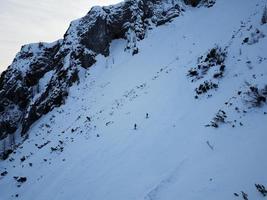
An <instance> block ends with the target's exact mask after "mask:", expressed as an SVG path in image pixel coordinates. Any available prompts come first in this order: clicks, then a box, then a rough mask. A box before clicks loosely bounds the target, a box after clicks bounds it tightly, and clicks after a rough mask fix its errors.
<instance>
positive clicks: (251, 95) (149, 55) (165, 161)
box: [0, 0, 267, 200]
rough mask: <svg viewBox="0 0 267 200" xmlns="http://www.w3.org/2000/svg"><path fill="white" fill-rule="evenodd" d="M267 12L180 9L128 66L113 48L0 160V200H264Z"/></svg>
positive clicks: (121, 45) (242, 1)
mask: <svg viewBox="0 0 267 200" xmlns="http://www.w3.org/2000/svg"><path fill="white" fill-rule="evenodd" d="M264 6H266V1H264V0H254V1H251V0H236V1H231V0H217V1H216V3H215V4H214V5H213V7H210V8H207V7H199V8H192V7H185V8H184V9H185V12H183V14H182V15H180V16H179V17H177V18H175V19H173V20H172V22H168V23H166V24H164V25H162V26H158V27H155V26H153V25H152V29H151V30H147V33H146V34H145V35H144V37H145V38H144V39H143V40H140V41H137V44H138V53H137V54H135V55H134V56H133V55H132V54H131V53H129V52H128V51H125V50H124V49H125V46H127V44H129V43H128V41H127V40H124V39H117V40H112V42H111V45H110V47H109V50H108V51H109V54H108V56H107V57H105V56H103V55H101V54H98V55H96V56H95V60H96V62H95V63H94V64H93V66H91V67H90V68H87V69H86V68H79V72H78V75H79V81H78V82H75V83H73V84H72V86H71V87H70V89H69V91H68V94H69V95H68V97H67V98H66V100H65V103H64V105H61V106H60V107H56V108H54V109H53V110H52V111H50V112H48V113H47V114H46V115H44V116H43V117H42V118H40V119H39V120H38V121H36V122H35V123H34V124H33V126H31V128H30V129H29V131H28V134H29V135H28V139H27V140H25V141H24V143H23V144H21V145H20V146H19V147H18V148H17V149H16V150H15V152H13V153H12V154H11V155H10V157H9V158H8V159H7V160H4V161H0V172H1V173H2V175H1V177H0V197H1V199H4V200H7V199H25V200H29V199H37V200H46V199H57V200H68V199H80V200H104V199H105V200H114V199H116V200H124V199H127V200H141V199H145V200H158V199H164V200H173V199H183V200H195V199H208V200H209V199H210V200H212V199H218V200H225V199H246V198H248V199H264V196H263V195H262V194H261V193H260V192H259V191H258V190H260V191H262V193H263V194H266V193H265V192H264V189H263V187H261V185H263V186H265V187H266V186H267V176H266V174H265V171H266V169H267V159H266V158H265V157H266V156H265V154H266V151H267V147H266V140H267V134H266V130H267V123H266V122H267V106H266V97H267V87H266V85H267V68H266V65H267V55H266V52H267V51H266V50H267V37H266V36H265V35H267V24H262V23H261V21H262V20H261V18H262V15H263V11H264ZM59 42H62V41H59ZM54 45H55V46H53V45H52V46H50V47H49V48H51V49H56V48H57V47H56V45H61V44H59V43H55V44H54ZM51 51H53V50H51ZM51 51H49V52H51ZM64 59H65V61H66V62H68V61H69V60H70V59H68V57H67V56H66V57H65V58H64ZM48 71H50V70H48ZM52 75H53V70H51V71H50V72H49V73H46V75H45V76H44V77H43V78H42V79H41V81H40V82H39V83H40V84H39V85H40V88H39V90H42V89H44V88H45V87H46V86H45V85H46V83H47V80H48V79H49V77H51V76H52ZM147 114H148V116H147ZM135 125H136V129H135ZM5 141H6V140H5ZM2 145H4V144H3V143H2ZM255 184H260V185H258V189H257V188H256V187H255ZM260 188H261V189H260Z"/></svg>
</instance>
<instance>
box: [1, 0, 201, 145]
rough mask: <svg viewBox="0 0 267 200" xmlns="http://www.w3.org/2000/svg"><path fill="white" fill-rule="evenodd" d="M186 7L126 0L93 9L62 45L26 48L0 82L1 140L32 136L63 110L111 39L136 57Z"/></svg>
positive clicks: (160, 0) (173, 0)
mask: <svg viewBox="0 0 267 200" xmlns="http://www.w3.org/2000/svg"><path fill="white" fill-rule="evenodd" d="M185 3H186V4H191V5H192V6H196V5H197V4H198V3H200V1H186V2H185ZM184 6H185V5H184V2H181V1H180V0H146V1H145V0H127V1H125V2H123V3H120V4H117V5H113V6H108V7H93V8H92V9H91V10H90V12H88V14H87V15H86V16H85V17H83V18H81V19H78V20H76V21H73V22H72V23H71V25H70V27H69V29H68V30H67V32H66V33H65V35H64V38H63V39H62V40H58V41H56V42H54V43H51V44H48V43H37V44H29V45H25V46H23V47H22V48H21V51H20V52H19V53H18V54H17V55H16V58H15V59H14V61H13V63H12V64H11V65H10V66H9V67H8V69H7V70H6V71H5V72H3V73H2V74H1V78H0V139H4V138H6V137H7V136H10V135H14V133H15V132H16V131H18V132H19V133H21V136H25V135H27V134H26V133H27V131H28V130H29V128H30V127H31V125H32V124H33V123H34V122H35V121H36V120H38V119H39V118H40V117H41V116H43V115H44V114H46V113H48V112H49V111H51V110H52V109H53V108H55V107H58V106H60V105H62V104H63V103H64V101H65V99H66V97H67V96H68V89H69V87H71V86H72V85H73V84H74V83H75V82H77V81H78V80H79V75H78V74H79V71H80V69H81V68H85V69H88V68H89V67H90V66H92V65H93V64H94V63H95V62H96V60H95V57H96V55H98V54H102V55H104V56H108V55H109V45H110V43H111V41H112V40H114V39H119V38H124V39H126V40H127V45H126V47H125V50H127V51H129V52H130V53H132V54H133V55H134V54H136V53H138V46H137V43H138V41H139V40H142V39H144V37H145V35H146V31H147V30H148V29H149V28H152V27H154V26H159V25H162V24H165V23H167V22H170V21H171V20H172V19H173V18H175V17H177V16H179V15H181V14H182V12H183V11H184ZM12 137H13V136H12ZM12 143H13V144H14V143H15V139H14V140H13V142H12Z"/></svg>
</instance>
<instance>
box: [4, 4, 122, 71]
mask: <svg viewBox="0 0 267 200" xmlns="http://www.w3.org/2000/svg"><path fill="white" fill-rule="evenodd" d="M121 1H122V0H0V72H2V71H3V70H5V69H6V68H7V67H8V65H10V64H11V62H12V60H13V58H14V57H15V55H16V53H17V52H18V51H19V50H20V47H21V46H22V45H23V44H27V43H33V42H40V41H44V42H52V41H55V40H57V39H60V38H62V37H63V34H64V33H65V31H66V30H67V28H68V26H69V23H70V21H72V20H74V19H77V18H80V17H82V16H84V15H85V14H86V13H87V12H88V11H89V10H90V8H91V7H92V6H94V5H110V4H115V3H118V2H121Z"/></svg>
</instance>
